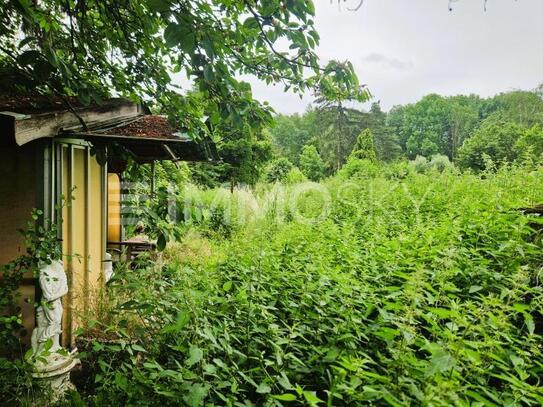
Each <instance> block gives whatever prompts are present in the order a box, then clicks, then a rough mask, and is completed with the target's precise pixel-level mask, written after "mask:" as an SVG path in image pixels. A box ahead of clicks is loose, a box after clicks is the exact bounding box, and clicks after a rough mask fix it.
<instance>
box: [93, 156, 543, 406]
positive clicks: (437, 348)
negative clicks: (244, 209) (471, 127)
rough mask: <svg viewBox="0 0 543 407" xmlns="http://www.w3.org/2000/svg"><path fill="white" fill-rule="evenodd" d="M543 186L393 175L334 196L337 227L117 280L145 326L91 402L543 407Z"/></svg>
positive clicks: (173, 262)
mask: <svg viewBox="0 0 543 407" xmlns="http://www.w3.org/2000/svg"><path fill="white" fill-rule="evenodd" d="M392 173H395V174H400V173H402V174H403V175H402V176H394V177H391V176H389V174H392ZM541 176H542V173H541V169H533V168H529V167H524V168H521V167H504V168H501V169H499V170H497V171H496V172H487V173H485V174H484V177H479V176H476V175H459V174H456V173H454V172H450V171H445V172H443V173H439V172H431V173H429V174H418V173H415V172H408V173H405V172H403V170H401V169H400V168H399V167H398V166H397V165H394V166H390V168H389V167H388V166H387V167H384V168H383V169H382V170H381V172H380V173H379V172H377V173H376V174H374V176H372V177H366V178H364V179H363V180H359V179H358V178H357V177H354V178H351V179H350V180H349V182H347V183H346V182H345V179H344V178H343V179H341V178H332V179H330V180H329V181H327V183H326V184H324V185H322V186H323V187H326V188H327V189H328V190H329V191H330V192H331V197H332V206H331V208H330V210H329V212H328V216H327V217H324V218H319V219H320V221H316V222H305V221H300V220H298V221H296V218H291V219H290V220H289V219H288V218H285V220H284V221H282V222H271V221H270V219H269V218H267V217H265V218H263V219H262V220H261V222H260V223H259V222H257V223H247V224H246V225H247V226H246V227H245V228H241V229H238V230H237V231H235V232H234V233H233V234H232V235H231V236H230V238H228V239H224V238H220V237H218V236H217V237H215V238H211V239H203V238H197V237H196V238H195V235H194V234H192V235H190V236H187V239H186V240H185V241H184V242H183V244H182V245H172V246H170V247H169V248H168V249H167V250H166V252H165V254H164V256H165V257H164V261H163V262H162V263H160V264H158V265H156V266H154V267H149V268H147V269H142V270H140V271H139V273H138V274H136V273H133V272H127V273H119V274H118V275H117V277H116V280H115V281H114V282H113V283H112V286H111V289H112V290H114V291H113V293H112V295H111V298H113V299H115V300H116V301H117V307H118V308H117V309H118V310H119V312H120V317H121V318H122V319H126V318H129V317H130V316H131V315H132V316H134V320H140V321H141V324H140V327H139V330H135V331H134V333H133V334H132V335H131V336H130V341H128V339H129V338H128V337H127V338H126V340H125V341H121V342H119V343H116V344H104V343H96V345H94V351H93V352H91V355H90V356H91V357H97V358H98V361H99V363H97V364H96V366H97V367H98V369H99V371H98V372H97V374H96V375H95V376H94V378H95V380H96V388H95V390H94V393H93V395H87V396H86V397H87V398H88V400H89V401H90V402H94V403H97V404H100V403H101V402H105V401H106V400H107V401H108V403H110V404H130V405H131V404H137V403H139V402H141V400H145V401H146V402H147V403H150V404H169V403H178V402H179V400H183V403H185V404H187V405H192V406H199V405H204V404H205V405H241V404H253V405H283V404H288V403H289V402H297V403H298V404H307V405H316V406H318V405H324V404H328V405H361V404H383V405H410V404H417V405H418V404H432V405H451V404H457V405H479V404H480V405H505V404H508V405H540V404H541V403H542V402H543V390H542V388H541V383H540V378H541V375H542V374H543V371H542V360H543V353H542V349H541V339H542V334H543V331H542V326H541V321H542V318H543V315H542V313H541V304H542V301H543V297H542V295H543V291H542V288H541V279H540V270H541V265H542V262H543V258H542V256H541V253H542V247H541V241H540V240H539V239H536V238H535V235H534V232H535V230H534V227H536V226H537V227H539V226H538V225H539V224H540V223H541V222H540V221H538V220H537V219H536V218H531V219H530V218H527V217H526V215H523V214H522V213H521V212H520V211H518V210H517V209H516V208H518V207H521V206H527V205H529V204H531V203H534V202H540V201H541V200H542V199H543V189H542V186H541V182H540V179H541ZM292 191H293V193H294V194H295V196H297V199H298V200H299V204H300V205H301V206H303V207H310V206H312V205H316V204H317V205H320V203H319V195H318V194H303V195H300V194H299V193H295V192H294V191H295V190H294V189H293V190H292ZM321 198H322V197H321ZM266 208H268V210H270V211H272V212H273V211H275V210H276V209H274V208H272V207H268V206H267V207H266ZM197 230H198V229H197ZM202 231H203V230H202ZM202 239H203V240H202ZM196 241H200V243H198V244H197V245H196V244H195V242H196ZM195 247H198V249H197V250H199V252H197V253H198V254H197V255H194V254H190V253H192V251H193V250H195V249H194V248H195ZM158 293H160V295H157V294H158ZM120 326H122V324H121V325H120ZM120 332H121V334H122V332H123V331H122V329H121V330H120Z"/></svg>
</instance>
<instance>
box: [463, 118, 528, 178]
mask: <svg viewBox="0 0 543 407" xmlns="http://www.w3.org/2000/svg"><path fill="white" fill-rule="evenodd" d="M525 131H526V129H525V128H524V127H522V126H520V125H518V124H516V123H511V122H507V121H505V120H503V119H496V118H494V117H491V118H489V119H487V120H485V121H484V122H483V124H482V125H481V127H480V128H479V129H478V130H477V131H476V132H475V133H474V134H473V136H472V137H470V138H469V139H468V140H466V142H465V143H464V144H463V145H462V147H461V148H460V150H459V152H458V163H459V164H460V166H462V167H464V168H471V169H474V170H476V171H480V170H483V169H485V158H484V157H485V156H488V157H490V158H491V159H492V161H494V162H496V163H502V162H513V161H514V160H515V159H516V157H517V154H516V152H515V150H514V148H513V147H514V145H515V143H516V142H517V140H519V139H521V137H523V136H524V133H525Z"/></svg>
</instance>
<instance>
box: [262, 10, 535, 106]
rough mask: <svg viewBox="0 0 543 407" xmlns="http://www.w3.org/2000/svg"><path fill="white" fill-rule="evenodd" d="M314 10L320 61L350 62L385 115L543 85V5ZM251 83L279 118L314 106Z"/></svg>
mask: <svg viewBox="0 0 543 407" xmlns="http://www.w3.org/2000/svg"><path fill="white" fill-rule="evenodd" d="M358 1H359V0H347V3H345V4H346V5H351V6H353V7H354V6H356V5H357V4H358ZM314 2H315V5H316V14H317V15H316V19H315V22H316V25H317V30H318V32H319V34H320V36H321V44H320V46H319V49H318V53H319V56H320V57H321V59H322V60H323V62H325V61H328V60H329V59H337V60H345V59H348V60H350V61H351V62H352V63H353V64H354V66H355V68H356V71H357V73H358V76H359V78H360V81H361V82H362V83H366V84H368V86H369V88H370V91H371V92H372V94H373V95H374V100H380V101H381V105H382V107H383V108H384V109H386V110H388V109H389V108H390V107H392V106H394V105H396V104H404V103H410V102H415V101H417V100H418V99H420V98H421V97H422V96H424V95H426V94H428V93H432V92H436V93H440V94H443V95H455V94H459V93H476V94H480V95H482V96H490V95H494V94H496V93H499V92H503V91H508V90H511V89H519V88H520V89H533V88H535V87H536V86H537V85H538V84H539V83H541V82H543V0H488V4H487V11H486V12H485V11H484V8H483V7H484V1H483V0H458V1H457V2H455V3H453V11H452V12H450V11H449V10H448V0H365V2H364V5H363V6H362V7H361V8H360V10H358V11H356V12H351V11H348V10H347V6H346V5H345V4H343V2H342V7H341V9H339V7H338V5H337V0H333V4H330V0H314ZM251 83H252V85H253V93H254V96H255V97H256V98H257V99H259V100H267V101H269V102H270V104H271V105H272V106H273V107H274V109H275V110H276V111H277V112H281V113H294V112H303V111H304V110H305V108H306V106H307V104H308V103H310V102H311V100H312V98H311V97H310V96H307V97H305V98H304V99H303V100H300V98H299V97H298V96H297V95H294V94H292V93H283V87H282V86H280V85H278V86H275V87H273V86H269V87H268V86H266V85H265V84H263V83H260V82H258V81H256V80H251Z"/></svg>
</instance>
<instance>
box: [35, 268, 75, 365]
mask: <svg viewBox="0 0 543 407" xmlns="http://www.w3.org/2000/svg"><path fill="white" fill-rule="evenodd" d="M39 281H40V288H41V290H42V295H43V302H42V305H40V306H39V307H38V309H37V310H36V319H37V327H36V328H35V329H34V331H33V332H32V349H33V350H34V355H37V354H39V353H41V352H42V351H43V350H44V347H45V344H46V343H47V342H48V341H49V340H51V341H52V346H51V347H50V348H49V352H50V353H53V352H56V351H57V350H58V349H60V343H59V337H60V334H61V332H62V313H63V311H64V310H63V308H62V297H63V296H64V295H66V294H67V293H68V280H67V278H66V273H65V272H64V265H63V264H62V262H61V261H58V260H56V261H53V262H52V263H51V264H49V265H47V266H45V267H43V268H42V269H41V270H40V276H39Z"/></svg>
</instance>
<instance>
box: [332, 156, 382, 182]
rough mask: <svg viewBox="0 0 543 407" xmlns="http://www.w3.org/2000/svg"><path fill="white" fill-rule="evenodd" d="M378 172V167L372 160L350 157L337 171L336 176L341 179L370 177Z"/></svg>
mask: <svg viewBox="0 0 543 407" xmlns="http://www.w3.org/2000/svg"><path fill="white" fill-rule="evenodd" d="M379 173H380V167H379V165H378V164H377V163H375V162H374V161H370V160H365V159H359V158H355V157H351V158H349V159H348V160H347V162H346V163H345V165H344V166H343V167H341V169H340V170H339V171H338V177H339V178H341V179H348V178H372V177H376V176H377V175H378V174H379Z"/></svg>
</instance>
